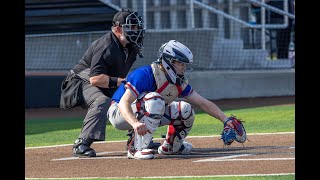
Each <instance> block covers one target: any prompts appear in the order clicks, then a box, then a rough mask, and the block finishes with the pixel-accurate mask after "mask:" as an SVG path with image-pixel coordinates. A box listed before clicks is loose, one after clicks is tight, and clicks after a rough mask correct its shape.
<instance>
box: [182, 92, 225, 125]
mask: <svg viewBox="0 0 320 180" xmlns="http://www.w3.org/2000/svg"><path fill="white" fill-rule="evenodd" d="M185 98H186V100H187V101H188V102H190V103H191V104H193V105H196V106H197V107H200V108H201V109H202V110H203V111H205V112H206V113H208V114H209V115H211V116H213V117H215V118H217V119H219V120H220V121H221V122H222V123H224V121H225V120H226V118H227V116H226V115H225V114H224V113H223V112H222V111H221V109H220V108H219V107H218V106H217V105H216V104H214V103H213V102H211V101H209V100H207V99H205V98H204V97H202V96H200V95H199V94H198V93H197V92H195V91H194V92H193V93H192V94H190V95H189V96H187V97H185Z"/></svg>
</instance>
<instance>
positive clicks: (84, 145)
mask: <svg viewBox="0 0 320 180" xmlns="http://www.w3.org/2000/svg"><path fill="white" fill-rule="evenodd" d="M92 142H93V140H91V139H83V138H79V139H77V140H76V141H75V142H74V144H73V148H72V151H73V156H76V157H96V151H95V150H94V149H92V148H91V147H90V145H91V144H92Z"/></svg>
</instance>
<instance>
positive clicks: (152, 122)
mask: <svg viewBox="0 0 320 180" xmlns="http://www.w3.org/2000/svg"><path fill="white" fill-rule="evenodd" d="M140 122H144V123H145V124H146V126H147V128H148V129H149V130H150V132H151V134H150V133H147V134H145V135H143V136H141V135H139V134H138V133H137V132H133V137H132V138H131V142H130V143H129V145H128V158H129V159H153V158H154V154H155V152H154V150H153V149H149V148H148V147H149V144H150V141H151V140H152V136H153V132H154V131H155V130H156V128H157V127H158V125H159V123H160V119H153V118H150V117H147V116H143V117H142V118H141V119H140Z"/></svg>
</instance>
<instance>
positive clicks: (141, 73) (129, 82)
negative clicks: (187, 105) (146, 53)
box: [112, 65, 193, 103]
mask: <svg viewBox="0 0 320 180" xmlns="http://www.w3.org/2000/svg"><path fill="white" fill-rule="evenodd" d="M126 88H129V89H130V90H131V92H133V94H134V95H135V96H136V97H138V96H139V95H140V94H141V93H143V92H146V91H147V92H155V91H156V90H157V84H156V81H155V79H154V76H153V72H152V68H151V65H147V66H142V67H140V68H138V69H136V70H134V71H132V72H131V73H130V74H128V76H127V78H126V84H124V83H122V84H121V85H120V86H119V88H118V89H117V91H116V92H115V93H114V94H113V96H112V100H114V101H115V102H117V103H119V101H120V99H121V97H122V96H123V94H124V92H125V91H126ZM192 91H193V89H192V87H191V86H190V85H189V84H188V85H187V87H186V88H185V89H184V90H183V91H182V92H181V94H180V96H179V97H186V96H188V95H190V94H191V92H192Z"/></svg>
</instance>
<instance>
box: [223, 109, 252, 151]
mask: <svg viewBox="0 0 320 180" xmlns="http://www.w3.org/2000/svg"><path fill="white" fill-rule="evenodd" d="M243 122H244V121H241V120H240V119H237V118H236V117H235V116H233V115H231V116H230V117H228V118H227V119H226V121H225V122H224V128H223V131H222V133H221V139H222V140H223V143H224V145H225V146H228V145H231V143H232V142H233V141H237V142H239V143H244V142H245V141H246V140H247V134H246V130H245V128H244V126H243Z"/></svg>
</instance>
